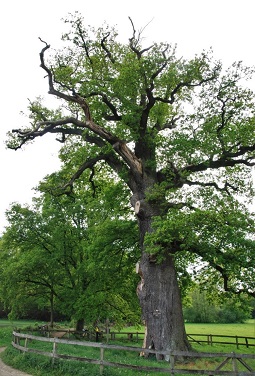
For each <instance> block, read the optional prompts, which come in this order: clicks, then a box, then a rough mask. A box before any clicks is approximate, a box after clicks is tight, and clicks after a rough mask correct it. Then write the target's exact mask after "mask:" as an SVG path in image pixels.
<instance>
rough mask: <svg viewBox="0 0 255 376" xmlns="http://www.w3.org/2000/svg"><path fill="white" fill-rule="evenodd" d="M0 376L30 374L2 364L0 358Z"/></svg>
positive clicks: (27, 375)
mask: <svg viewBox="0 0 255 376" xmlns="http://www.w3.org/2000/svg"><path fill="white" fill-rule="evenodd" d="M4 349H5V348H4V347H0V352H2V351H4ZM0 376H31V375H29V374H28V373H25V372H21V371H19V370H18V369H14V368H11V367H9V366H7V365H6V364H4V362H3V361H2V359H1V358H0Z"/></svg>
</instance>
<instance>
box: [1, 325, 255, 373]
mask: <svg viewBox="0 0 255 376" xmlns="http://www.w3.org/2000/svg"><path fill="white" fill-rule="evenodd" d="M33 324H34V322H31V321H26V322H24V321H17V322H8V321H7V320H5V322H3V320H0V346H8V347H7V350H6V351H5V353H4V354H2V355H1V356H2V358H3V359H4V361H5V362H6V363H7V364H10V365H12V366H14V367H15V368H18V369H20V370H23V371H25V372H27V373H30V374H31V375H34V376H46V375H47V376H63V375H65V376H72V375H75V376H84V375H90V376H96V375H99V366H98V365H92V364H86V363H83V362H73V361H58V360H57V361H55V363H54V366H52V359H50V358H47V357H43V356H39V355H34V354H21V353H19V351H17V350H15V349H13V348H12V346H10V341H11V333H12V330H13V328H14V327H18V328H24V327H29V326H32V325H33ZM186 330H187V333H189V334H222V335H231V336H232V335H233V336H235V335H237V336H249V337H253V336H254V337H255V335H254V330H255V320H250V321H248V322H246V323H244V324H224V325H223V324H222V325H219V324H186ZM123 331H124V332H137V331H139V332H142V331H143V328H134V327H129V328H125V329H123ZM125 338H127V336H126V335H125ZM110 343H111V342H110ZM112 343H113V344H123V345H125V346H126V345H127V344H128V343H127V341H126V340H124V341H123V340H121V339H118V341H114V342H112ZM129 345H130V346H141V341H139V342H138V343H136V342H135V341H134V342H132V343H130V342H129ZM31 346H33V347H36V348H40V349H44V350H45V351H51V350H52V344H47V343H42V342H32V343H30V342H29V347H31ZM193 347H194V349H195V350H197V351H199V352H201V351H203V352H219V353H228V352H235V353H250V354H254V350H255V349H254V347H253V348H246V347H244V346H241V347H240V348H239V349H236V347H235V346H234V345H213V346H209V345H205V344H203V345H199V344H194V345H193ZM58 352H59V353H63V354H64V353H65V354H72V355H75V356H86V357H87V358H95V357H96V358H97V359H99V356H100V354H99V349H93V348H83V347H81V346H72V348H70V346H69V347H67V346H66V345H62V344H61V345H58ZM105 356H106V359H107V360H109V361H115V362H121V363H132V364H135V365H147V366H156V367H158V366H159V365H160V366H161V367H169V365H168V364H167V363H166V362H160V363H158V362H156V361H155V360H153V359H144V358H141V357H139V356H138V354H137V353H133V352H128V351H126V352H124V353H123V352H122V351H120V350H117V351H110V350H106V351H105ZM222 360H223V359H222ZM193 363H194V361H191V362H188V363H186V365H183V364H182V365H181V367H182V368H184V367H186V368H192V367H193V366H194V364H193ZM249 364H250V365H252V367H255V361H252V362H251V361H249ZM212 365H213V362H212V360H209V359H205V360H202V359H201V360H196V368H198V369H199V368H200V369H203V368H204V367H205V368H204V369H208V368H209V367H211V366H212ZM226 369H227V368H226ZM108 375H109V376H110V375H111V376H120V375H121V376H125V375H126V376H137V375H138V376H147V375H150V376H162V375H163V373H158V372H149V374H148V373H147V372H144V371H143V372H142V371H132V370H126V369H116V368H109V367H105V369H104V376H108Z"/></svg>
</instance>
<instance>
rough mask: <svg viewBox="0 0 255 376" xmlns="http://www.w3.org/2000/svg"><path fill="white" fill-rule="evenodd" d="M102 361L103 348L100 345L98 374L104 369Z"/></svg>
mask: <svg viewBox="0 0 255 376" xmlns="http://www.w3.org/2000/svg"><path fill="white" fill-rule="evenodd" d="M103 361H104V348H103V347H100V371H99V373H100V375H102V374H103V371H104V365H103Z"/></svg>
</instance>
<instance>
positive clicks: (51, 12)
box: [0, 0, 255, 233]
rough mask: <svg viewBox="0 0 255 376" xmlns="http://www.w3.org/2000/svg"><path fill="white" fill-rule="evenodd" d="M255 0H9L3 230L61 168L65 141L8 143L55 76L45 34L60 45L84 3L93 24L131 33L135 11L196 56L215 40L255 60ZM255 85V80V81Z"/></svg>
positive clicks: (153, 35)
mask: <svg viewBox="0 0 255 376" xmlns="http://www.w3.org/2000/svg"><path fill="white" fill-rule="evenodd" d="M254 3H255V2H254V0H242V1H240V0H238V1H237V0H158V1H152V0H128V1H125V2H122V1H120V0H107V1H105V0H92V1H88V0H72V1H68V0H50V1H49V0H43V1H35V0H8V1H5V2H1V5H0V35H1V60H0V72H1V122H0V167H1V183H0V187H1V188H0V189H1V191H0V233H1V232H2V230H3V228H4V226H5V225H6V221H5V211H6V209H7V208H8V207H9V205H10V204H11V203H12V202H20V203H22V204H24V203H30V202H31V198H32V196H33V190H32V188H33V187H35V186H36V185H37V183H38V182H39V181H40V180H41V179H42V178H43V177H44V176H45V175H47V174H49V173H51V172H53V171H54V170H56V169H58V166H59V163H58V160H57V157H56V155H57V146H58V145H57V143H55V142H54V136H52V142H51V139H50V138H49V139H47V142H45V140H44V139H41V140H37V141H36V142H35V143H34V144H33V145H29V146H27V147H26V148H24V149H23V150H19V151H16V152H14V151H11V150H6V148H5V144H4V141H5V140H6V133H7V132H8V131H10V130H11V129H13V128H19V127H21V126H24V125H26V118H25V117H24V116H21V115H20V112H21V111H26V108H27V104H28V101H27V98H30V99H34V98H35V97H37V96H39V95H40V96H44V97H47V82H46V80H45V78H44V72H43V71H42V69H40V67H39V52H40V50H41V47H42V44H41V42H40V41H39V39H38V37H41V38H42V39H43V40H45V41H46V42H47V43H49V44H51V46H52V47H53V48H57V47H58V43H59V40H60V36H61V33H62V31H63V27H64V24H63V21H61V19H63V18H66V16H67V15H68V13H74V12H75V11H79V12H80V13H81V14H82V15H83V16H84V18H85V21H86V23H87V24H89V25H93V26H96V27H97V26H100V25H101V24H102V23H103V22H104V21H106V22H107V23H108V24H110V25H116V27H117V29H118V30H119V32H120V35H121V38H122V39H123V40H124V38H125V37H126V39H128V38H129V37H130V35H131V28H130V22H129V20H128V17H129V16H130V17H131V18H132V20H133V22H134V24H135V26H136V28H137V29H140V28H142V27H144V26H145V25H146V24H148V23H149V22H150V21H151V22H150V24H149V26H148V27H147V28H146V30H145V33H144V36H145V37H146V38H147V39H148V42H149V41H152V40H156V41H167V42H170V43H177V47H178V48H177V52H178V54H179V55H181V56H183V57H191V56H193V55H194V54H195V53H199V52H201V51H202V50H203V49H206V50H207V49H209V48H210V47H212V48H213V51H214V56H215V57H216V58H218V59H221V60H222V61H223V62H224V63H225V64H226V65H228V64H231V63H232V62H233V61H236V60H242V61H243V62H244V63H245V64H246V65H255V52H254V11H255V5H254ZM253 84H254V88H255V83H253Z"/></svg>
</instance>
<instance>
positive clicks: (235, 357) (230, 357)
mask: <svg viewBox="0 0 255 376" xmlns="http://www.w3.org/2000/svg"><path fill="white" fill-rule="evenodd" d="M22 341H24V344H23V345H22V344H21V342H22ZM37 341H39V342H47V343H49V344H52V350H51V351H43V350H40V349H38V348H36V347H32V345H33V343H35V342H37ZM29 344H30V345H31V346H29ZM59 344H65V345H68V346H83V347H89V348H97V349H99V357H98V358H97V359H94V358H93V359H90V358H86V357H80V356H74V355H67V354H64V353H61V352H60V351H59V350H58V345H59ZM12 345H13V347H15V348H16V349H18V350H20V351H22V352H32V353H36V354H40V355H44V356H48V357H51V358H52V359H53V361H54V359H67V360H77V361H82V362H87V363H91V364H97V365H99V368H100V375H102V374H103V369H104V367H105V366H108V367H118V368H128V369H132V370H134V371H146V372H160V373H167V374H169V375H175V374H182V375H183V374H187V375H192V374H193V375H194V374H203V375H210V376H213V375H227V376H232V375H235V376H237V375H240V376H251V375H253V376H255V367H254V366H252V365H250V364H248V363H247V362H248V361H249V360H252V361H254V363H255V354H254V355H253V354H236V353H234V352H232V353H196V352H183V351H178V352H177V351H174V352H169V351H160V354H162V355H165V356H167V357H168V358H169V364H168V363H167V362H159V366H158V367H155V366H154V367H153V366H144V365H137V364H124V363H118V362H113V361H109V360H107V359H106V356H105V350H107V351H108V355H109V350H110V351H111V352H114V350H115V351H116V350H118V351H121V350H122V351H131V352H136V353H138V354H139V353H141V352H143V353H146V354H157V353H158V352H157V351H155V350H149V349H143V348H139V347H131V346H116V345H107V344H103V343H99V342H85V341H73V340H70V339H69V340H68V339H66V340H65V339H60V338H57V337H55V338H46V337H38V336H34V335H28V334H24V333H17V332H15V331H14V332H13V341H12ZM180 357H183V358H191V359H192V361H193V362H194V360H197V359H200V358H205V359H207V360H209V361H210V360H213V361H212V362H211V363H210V366H212V367H214V369H208V362H207V369H204V370H202V369H201V368H200V369H192V370H191V369H187V368H183V367H184V365H183V364H180V362H176V360H177V359H178V358H180ZM137 359H138V357H137ZM219 359H221V360H220V361H219ZM217 362H218V363H219V364H217V365H216V368H215V363H217ZM226 365H229V366H230V368H231V369H230V370H229V369H228V370H226V369H224V367H226ZM180 367H182V368H180Z"/></svg>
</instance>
